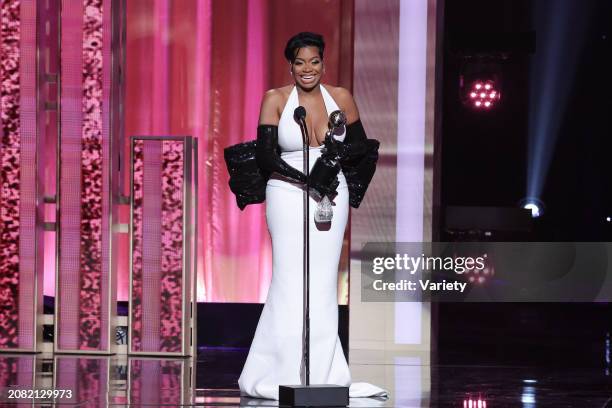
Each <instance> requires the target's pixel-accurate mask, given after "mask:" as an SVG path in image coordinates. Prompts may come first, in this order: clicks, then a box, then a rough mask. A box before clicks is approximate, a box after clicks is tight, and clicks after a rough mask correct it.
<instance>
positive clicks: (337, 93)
mask: <svg viewBox="0 0 612 408" xmlns="http://www.w3.org/2000/svg"><path fill="white" fill-rule="evenodd" d="M322 85H323V86H324V87H325V89H327V91H328V92H329V93H330V94H331V96H332V97H333V98H334V99H340V100H350V101H352V100H353V95H351V92H350V91H349V90H348V89H346V88H343V87H341V86H333V85H328V84H322Z"/></svg>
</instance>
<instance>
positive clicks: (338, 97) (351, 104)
mask: <svg viewBox="0 0 612 408" xmlns="http://www.w3.org/2000/svg"><path fill="white" fill-rule="evenodd" d="M323 86H325V89H327V91H328V92H329V94H330V95H331V97H332V98H334V100H335V101H336V103H337V104H338V106H339V107H340V109H342V110H343V111H344V113H346V116H347V120H348V123H353V122H355V121H356V120H357V119H359V111H358V110H357V105H356V104H355V100H354V99H353V95H352V94H351V92H350V91H349V90H348V89H346V88H343V87H341V86H332V85H326V84H323Z"/></svg>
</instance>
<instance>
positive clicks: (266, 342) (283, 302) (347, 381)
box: [238, 85, 387, 400]
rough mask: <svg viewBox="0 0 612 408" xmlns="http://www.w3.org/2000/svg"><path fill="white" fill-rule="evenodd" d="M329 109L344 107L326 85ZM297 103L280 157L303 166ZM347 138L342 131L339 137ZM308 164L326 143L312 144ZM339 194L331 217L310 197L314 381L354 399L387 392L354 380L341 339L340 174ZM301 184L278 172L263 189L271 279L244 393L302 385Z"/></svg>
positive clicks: (281, 127) (292, 104) (283, 126)
mask: <svg viewBox="0 0 612 408" xmlns="http://www.w3.org/2000/svg"><path fill="white" fill-rule="evenodd" d="M321 92H322V94H323V99H324V101H325V107H326V109H327V114H328V115H329V114H330V113H331V112H333V111H334V110H337V109H339V108H338V105H337V104H336V103H335V101H334V100H333V98H332V97H331V95H330V94H329V93H328V92H327V90H326V89H325V88H324V87H323V86H322V85H321ZM298 105H299V101H298V94H297V90H296V88H295V87H294V88H293V90H292V91H291V94H290V96H289V99H288V100H287V104H286V105H285V108H284V109H283V113H282V115H281V118H280V121H279V124H278V143H279V146H280V148H281V157H282V158H283V160H285V161H286V162H287V163H288V164H289V165H291V166H293V167H295V168H297V169H298V170H300V171H301V170H302V162H303V160H302V136H301V132H300V128H299V126H298V125H297V123H296V122H295V121H294V119H293V111H294V109H295V108H297V107H298ZM336 139H337V140H343V139H344V133H343V134H341V135H337V136H336ZM309 154H310V160H309V162H310V166H311V168H312V165H313V164H314V163H315V161H316V159H317V158H318V157H319V156H320V155H321V147H311V148H310V153H309ZM338 177H339V181H340V185H339V187H338V190H337V191H338V194H337V196H336V197H335V198H334V200H333V204H334V205H333V212H334V215H333V219H332V221H331V225H330V223H327V224H322V225H319V224H317V223H315V221H314V212H315V209H316V206H317V203H316V201H315V200H314V199H313V198H312V197H311V198H310V383H311V384H336V385H342V386H349V385H350V388H349V395H350V397H370V396H386V395H387V392H386V391H385V390H383V389H381V388H379V387H376V386H374V385H371V384H367V383H352V382H351V374H350V372H349V368H348V364H347V362H346V359H345V357H344V354H343V352H342V346H341V344H340V339H339V338H338V300H337V299H338V294H337V280H338V264H339V261H340V252H341V250H342V242H343V237H344V229H345V227H346V223H347V219H348V212H349V204H348V195H349V194H348V187H347V184H346V180H345V178H344V175H343V174H342V173H340V174H339V176H338ZM302 200H303V198H302V187H301V186H300V185H299V184H297V183H292V182H291V181H288V180H287V179H285V178H283V177H282V176H280V175H277V174H273V175H272V177H271V178H270V180H269V181H268V184H267V188H266V220H267V223H268V229H269V231H270V235H271V237H272V259H273V260H272V283H271V285H270V289H269V291H268V297H267V300H266V304H265V306H264V308H263V312H262V314H261V317H260V319H259V323H258V325H257V330H256V332H255V338H254V339H253V343H252V345H251V349H250V351H249V355H248V357H247V360H246V363H245V365H244V368H243V370H242V373H241V375H240V378H239V379H238V385H239V386H240V391H241V395H245V396H251V397H258V398H267V399H273V400H277V399H278V386H279V385H296V384H303V381H301V378H300V373H301V372H302V370H301V361H302V298H303V296H302V284H303V271H302V269H303V267H302V256H303V255H302V251H303V244H302V243H303V232H302V226H303V220H302V213H303V208H302V207H303V204H302V203H303V201H302Z"/></svg>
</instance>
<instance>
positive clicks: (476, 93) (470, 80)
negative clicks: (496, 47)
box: [459, 53, 505, 111]
mask: <svg viewBox="0 0 612 408" xmlns="http://www.w3.org/2000/svg"><path fill="white" fill-rule="evenodd" d="M461 58H462V60H463V61H462V66H461V68H460V73H459V98H460V100H461V102H462V104H463V105H464V106H466V107H468V108H471V109H476V110H478V111H483V110H487V111H489V110H493V109H494V108H495V107H496V106H497V105H498V104H499V101H500V99H501V94H502V92H501V91H502V63H503V61H504V59H505V57H504V56H503V55H501V54H498V53H484V54H466V55H462V56H461ZM485 100H487V101H489V103H488V104H485ZM477 102H479V103H477Z"/></svg>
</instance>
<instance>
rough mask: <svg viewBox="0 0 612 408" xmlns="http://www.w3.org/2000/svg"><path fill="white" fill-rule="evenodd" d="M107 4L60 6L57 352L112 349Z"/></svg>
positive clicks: (67, 0) (90, 1)
mask: <svg viewBox="0 0 612 408" xmlns="http://www.w3.org/2000/svg"><path fill="white" fill-rule="evenodd" d="M109 33H110V0H84V1H75V0H64V1H63V3H62V39H61V41H62V44H61V49H62V93H61V114H62V137H61V142H60V149H61V153H60V154H61V176H60V204H59V208H60V218H59V222H60V233H59V241H60V242H59V248H60V253H59V271H58V279H59V282H58V288H59V293H57V294H56V296H57V298H58V299H59V301H58V302H57V304H58V306H59V307H58V309H57V313H58V320H59V325H58V326H59V327H58V330H57V335H58V338H57V342H58V348H59V349H61V350H75V351H105V350H106V349H107V348H108V347H109V344H108V343H109V340H110V339H109V338H108V325H109V323H110V319H109V315H108V314H109V312H108V310H109V260H108V252H109V251H108V248H109V238H110V236H109V234H110V231H109V225H108V223H109V220H108V217H109V208H110V206H109V194H108V192H109V175H108V168H109V138H110V134H109V123H108V121H109V109H108V106H109V102H110V101H109V95H110V92H109V86H110V85H109V81H110V62H111V58H110V34H109Z"/></svg>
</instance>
